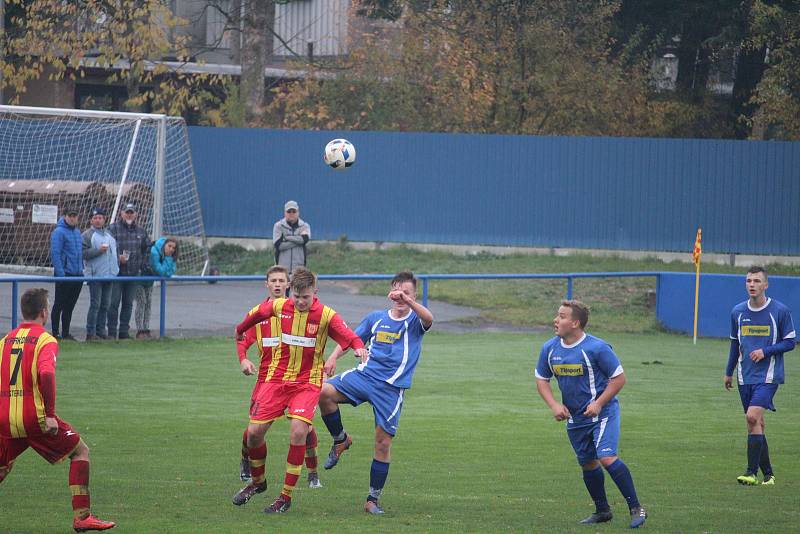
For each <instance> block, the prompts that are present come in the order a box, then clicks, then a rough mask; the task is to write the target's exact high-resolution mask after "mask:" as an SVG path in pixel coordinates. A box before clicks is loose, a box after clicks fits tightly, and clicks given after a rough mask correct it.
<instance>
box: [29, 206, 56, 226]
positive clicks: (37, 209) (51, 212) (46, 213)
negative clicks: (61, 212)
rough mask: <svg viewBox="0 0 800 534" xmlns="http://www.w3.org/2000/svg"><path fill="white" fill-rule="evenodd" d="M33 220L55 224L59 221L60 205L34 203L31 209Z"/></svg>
mask: <svg viewBox="0 0 800 534" xmlns="http://www.w3.org/2000/svg"><path fill="white" fill-rule="evenodd" d="M31 222H35V223H43V224H55V223H57V222H58V206H52V205H50V204H34V205H33V210H32V211H31Z"/></svg>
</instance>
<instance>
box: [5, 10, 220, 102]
mask: <svg viewBox="0 0 800 534" xmlns="http://www.w3.org/2000/svg"><path fill="white" fill-rule="evenodd" d="M6 4H7V8H8V10H9V14H10V27H9V29H8V30H9V31H8V33H7V35H6V36H5V37H6V38H5V40H4V43H3V44H4V50H3V57H2V58H1V59H2V68H3V80H2V83H3V85H4V87H8V88H10V89H12V91H13V92H14V93H15V96H13V97H12V98H11V101H12V103H16V102H18V100H19V95H21V94H22V93H24V92H25V91H26V90H27V84H28V82H30V81H31V80H36V79H40V78H42V77H43V76H46V77H47V78H49V79H51V80H60V79H63V78H65V77H68V78H71V79H73V80H76V79H79V78H84V77H86V76H87V75H89V74H90V73H97V72H107V73H109V74H107V75H106V76H105V81H106V82H107V83H109V84H112V85H124V86H125V87H126V89H127V94H128V100H127V102H126V106H127V107H128V109H130V110H139V109H142V108H143V106H144V105H145V104H146V103H149V104H150V106H151V108H152V110H153V111H156V112H163V113H168V114H171V115H181V114H183V113H185V112H187V111H188V110H197V109H200V108H202V107H205V106H207V105H208V104H209V103H210V102H211V101H212V100H213V97H212V96H211V93H209V92H208V91H207V88H208V87H209V86H210V85H214V84H217V83H218V82H219V79H218V78H217V77H215V76H211V75H207V74H191V75H190V74H187V73H186V72H185V71H184V70H182V69H181V68H180V66H181V65H182V64H185V63H186V62H188V61H189V52H188V50H189V41H188V37H187V36H180V35H176V34H175V33H174V30H175V28H176V27H178V26H180V25H183V24H186V21H183V20H181V19H179V18H177V17H175V16H174V15H173V14H172V12H171V11H170V9H169V6H168V3H167V2H165V1H164V0H80V1H74V2H64V1H62V0H34V1H31V0H7V1H6ZM162 58H171V59H174V60H177V63H178V65H179V67H177V68H176V67H169V66H167V64H165V63H164V62H159V61H157V60H160V59H162ZM153 60H156V61H155V62H154V61H153Z"/></svg>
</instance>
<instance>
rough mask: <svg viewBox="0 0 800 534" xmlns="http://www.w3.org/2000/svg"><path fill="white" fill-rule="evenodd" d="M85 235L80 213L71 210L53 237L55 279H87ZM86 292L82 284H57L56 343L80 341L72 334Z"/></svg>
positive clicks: (54, 305)
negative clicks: (77, 308)
mask: <svg viewBox="0 0 800 534" xmlns="http://www.w3.org/2000/svg"><path fill="white" fill-rule="evenodd" d="M81 248H82V246H81V231H80V230H79V229H78V209H77V208H76V207H74V206H70V207H68V208H66V209H65V210H64V216H63V217H62V218H61V219H60V220H59V221H58V224H56V228H55V230H53V233H52V234H50V259H51V260H52V262H53V276H58V277H62V276H63V277H69V276H83V255H82V254H81ZM82 288H83V283H82V282H56V295H55V298H54V299H53V311H52V313H51V314H50V318H51V321H52V325H53V336H55V338H56V339H65V340H71V341H76V340H75V338H74V337H72V335H71V334H70V332H69V327H70V323H71V322H72V310H74V309H75V303H76V302H78V297H79V296H80V294H81V289H82Z"/></svg>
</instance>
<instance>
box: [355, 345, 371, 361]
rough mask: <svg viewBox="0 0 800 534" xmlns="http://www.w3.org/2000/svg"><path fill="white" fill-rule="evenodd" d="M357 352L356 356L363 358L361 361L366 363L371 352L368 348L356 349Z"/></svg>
mask: <svg viewBox="0 0 800 534" xmlns="http://www.w3.org/2000/svg"><path fill="white" fill-rule="evenodd" d="M355 353H356V356H358V357H359V359H360V360H361V363H366V361H367V360H368V359H369V352H367V349H363V348H362V349H356V350H355Z"/></svg>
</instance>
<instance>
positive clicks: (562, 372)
mask: <svg viewBox="0 0 800 534" xmlns="http://www.w3.org/2000/svg"><path fill="white" fill-rule="evenodd" d="M553 374H554V375H556V376H583V364H580V363H562V364H559V365H554V366H553Z"/></svg>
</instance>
